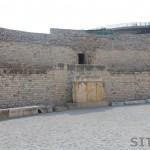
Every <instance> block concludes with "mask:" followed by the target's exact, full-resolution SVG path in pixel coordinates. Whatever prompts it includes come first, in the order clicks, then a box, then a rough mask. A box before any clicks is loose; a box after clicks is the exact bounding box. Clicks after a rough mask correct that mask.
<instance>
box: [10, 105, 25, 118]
mask: <svg viewBox="0 0 150 150" xmlns="http://www.w3.org/2000/svg"><path fill="white" fill-rule="evenodd" d="M23 111H24V108H23V107H18V108H9V117H10V118H12V117H21V116H23Z"/></svg>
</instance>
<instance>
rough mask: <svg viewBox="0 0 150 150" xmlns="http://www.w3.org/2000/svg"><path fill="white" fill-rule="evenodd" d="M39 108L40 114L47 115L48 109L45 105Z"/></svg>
mask: <svg viewBox="0 0 150 150" xmlns="http://www.w3.org/2000/svg"><path fill="white" fill-rule="evenodd" d="M38 107H39V108H38V112H39V113H47V107H46V106H44V105H39V106H38Z"/></svg>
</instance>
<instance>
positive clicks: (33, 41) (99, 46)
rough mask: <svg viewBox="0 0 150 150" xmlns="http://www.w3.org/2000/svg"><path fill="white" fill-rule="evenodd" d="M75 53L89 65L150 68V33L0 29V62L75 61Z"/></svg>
mask: <svg viewBox="0 0 150 150" xmlns="http://www.w3.org/2000/svg"><path fill="white" fill-rule="evenodd" d="M78 53H85V54H87V55H88V56H89V64H100V65H105V66H108V67H115V68H118V69H120V68H126V70H128V69H135V70H138V69H141V68H145V69H147V68H150V61H149V60H150V34H135V35H132V34H123V35H120V34H117V35H96V34H88V33H85V31H83V30H82V31H76V30H59V29H52V30H51V34H39V33H28V32H21V31H13V30H8V29H0V62H1V63H4V62H5V63H10V64H27V65H29V66H32V65H40V66H50V65H53V64H58V63H66V64H77V63H78Z"/></svg>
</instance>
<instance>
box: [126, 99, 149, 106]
mask: <svg viewBox="0 0 150 150" xmlns="http://www.w3.org/2000/svg"><path fill="white" fill-rule="evenodd" d="M145 103H146V101H145V100H137V101H126V102H125V105H137V104H145Z"/></svg>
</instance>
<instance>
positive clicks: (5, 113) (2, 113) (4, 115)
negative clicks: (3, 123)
mask: <svg viewBox="0 0 150 150" xmlns="http://www.w3.org/2000/svg"><path fill="white" fill-rule="evenodd" d="M8 116H9V111H8V109H0V119H3V118H8Z"/></svg>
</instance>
